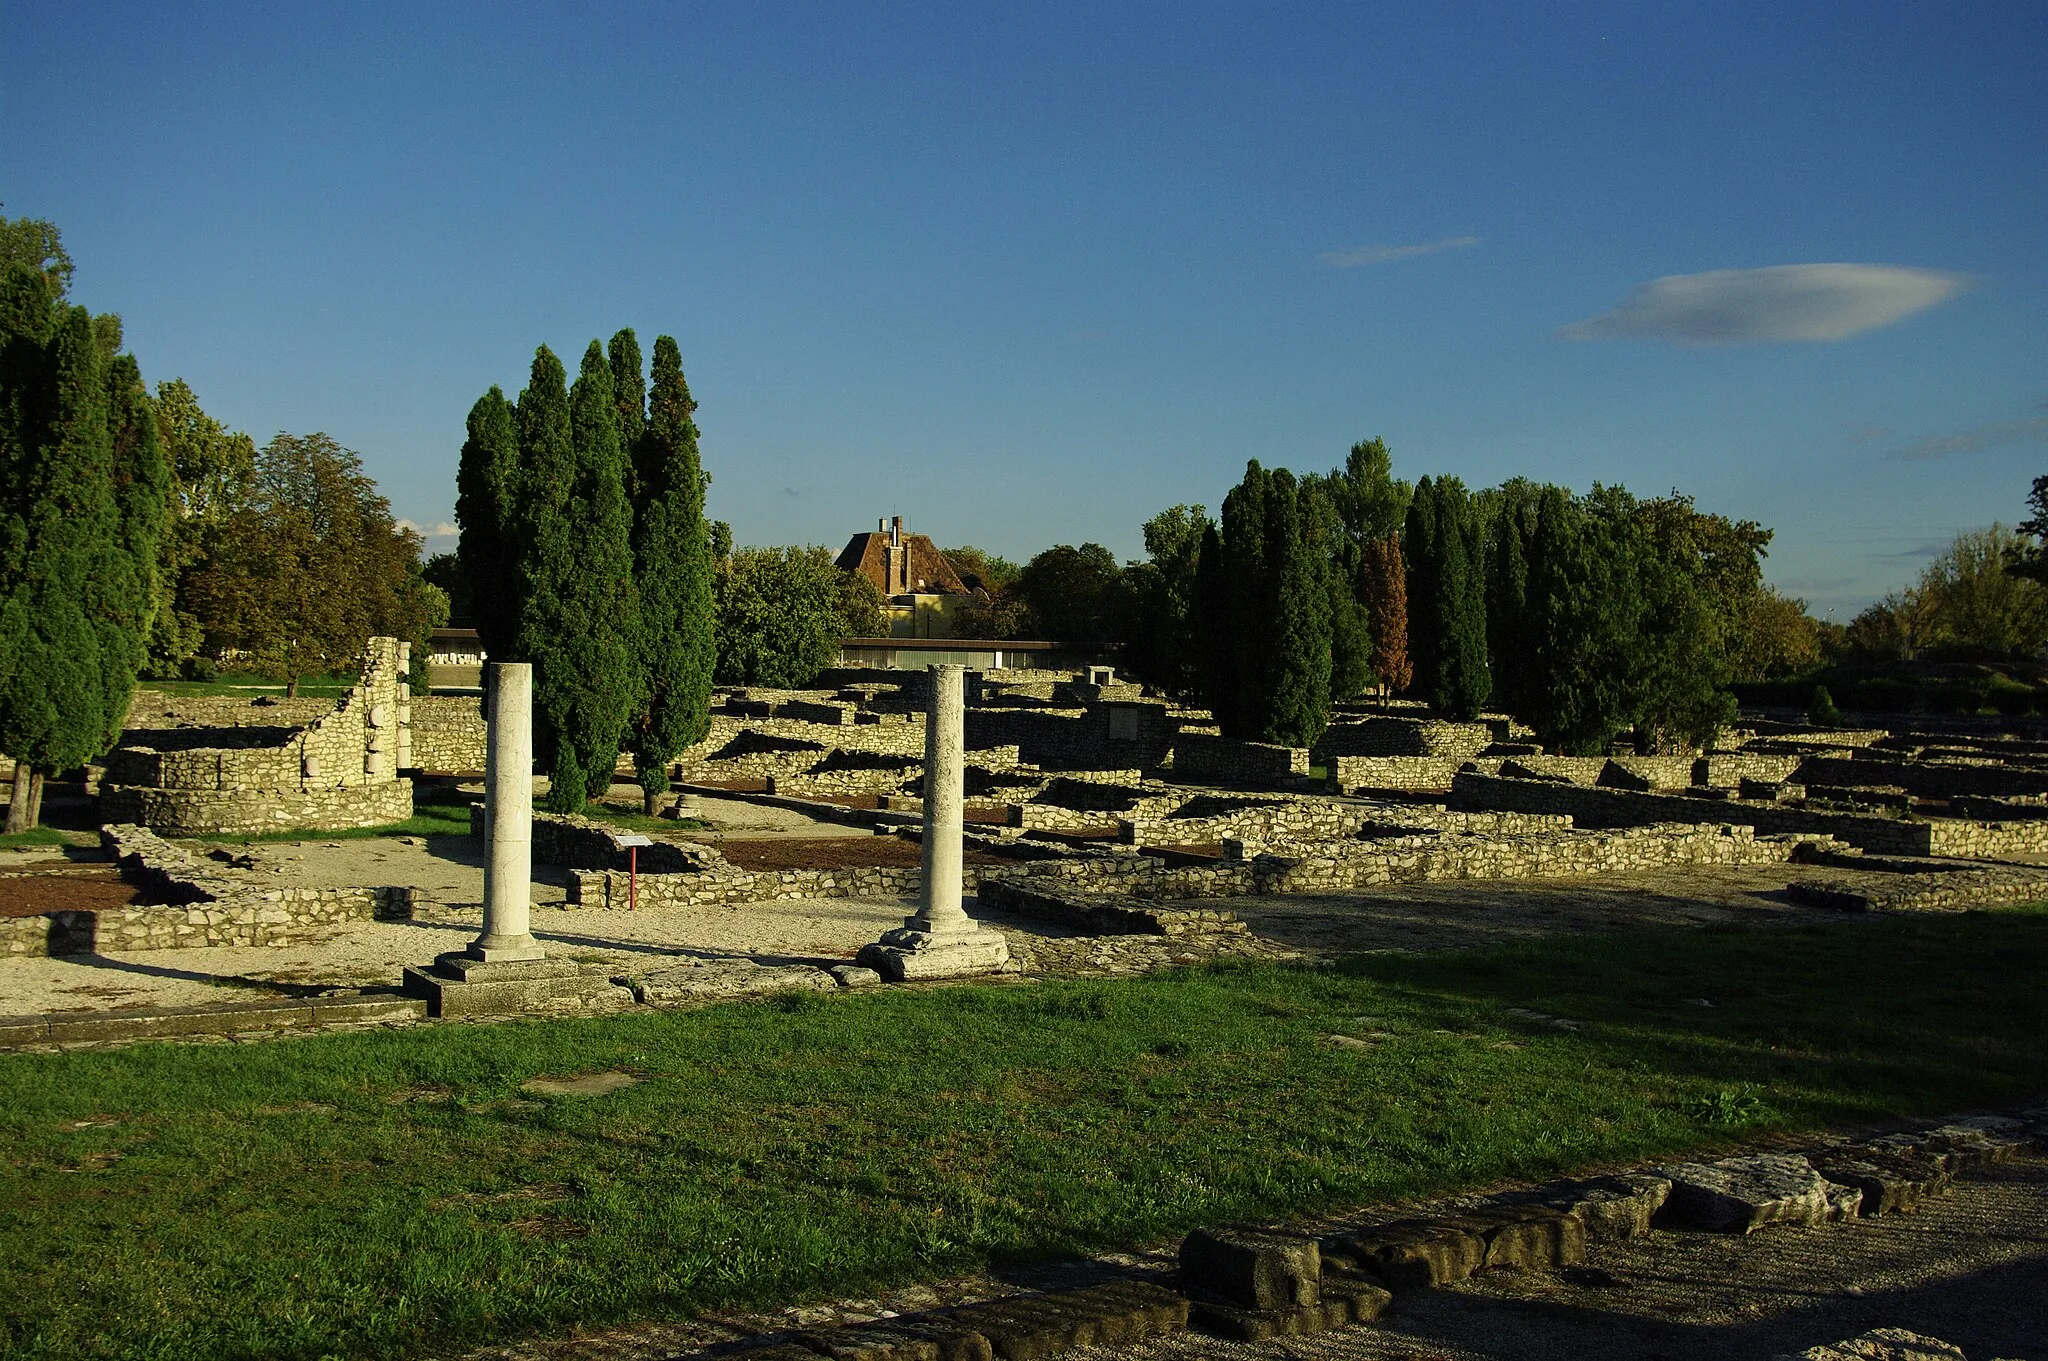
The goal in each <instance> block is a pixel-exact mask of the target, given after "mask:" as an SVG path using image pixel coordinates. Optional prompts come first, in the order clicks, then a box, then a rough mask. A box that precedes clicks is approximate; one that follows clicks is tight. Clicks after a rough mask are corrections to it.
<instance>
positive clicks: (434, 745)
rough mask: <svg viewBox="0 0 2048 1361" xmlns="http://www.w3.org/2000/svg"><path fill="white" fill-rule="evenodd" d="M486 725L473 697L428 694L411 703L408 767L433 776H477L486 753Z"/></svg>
mask: <svg viewBox="0 0 2048 1361" xmlns="http://www.w3.org/2000/svg"><path fill="white" fill-rule="evenodd" d="M490 745H491V742H490V726H489V725H488V724H486V723H485V722H484V713H483V701H482V700H480V699H478V698H477V697H476V696H475V695H430V696H426V697H424V698H415V699H414V700H413V702H412V764H413V766H414V768H416V769H419V770H423V771H427V772H430V773H432V774H435V775H463V774H477V773H480V772H482V770H483V768H484V757H485V756H486V755H488V754H489V751H490Z"/></svg>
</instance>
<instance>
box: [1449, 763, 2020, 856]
mask: <svg viewBox="0 0 2048 1361" xmlns="http://www.w3.org/2000/svg"><path fill="white" fill-rule="evenodd" d="M1451 802H1452V804H1453V806H1455V807H1460V808H1472V809H1500V810H1504V811H1510V812H1525V813H1562V814H1566V815H1568V816H1569V817H1571V819H1572V820H1573V822H1574V823H1575V824H1577V825H1578V826H1580V827H1629V826H1642V825H1645V824H1649V823H1658V822H1697V823H1741V824H1743V825H1745V826H1749V827H1754V828H1755V829H1756V830H1757V831H1758V832H1769V833H1779V832H1799V833H1815V834H1819V835H1825V836H1834V837H1838V838H1840V839H1841V840H1843V841H1845V842H1847V843H1849V844H1850V845H1852V846H1856V847H1858V848H1860V849H1862V850H1866V851H1876V852H1878V853H1880V854H1886V855H1947V856H1962V857H1980V858H1981V857H1990V856H2003V855H2026V854H2039V853H2043V852H2048V822H2005V823H1978V822H1969V821H1965V820H1963V819H1941V820H1939V821H1931V822H1922V821H1907V820H1904V819H1899V818H1885V817H1877V816H1874V815H1870V814H1863V813H1823V812H1817V811H1814V810H1811V809H1803V808H1788V807H1785V806H1783V805H1780V804H1775V803H1764V802H1761V801H1759V800H1754V799H1700V798H1693V797H1689V796H1686V795H1682V794H1642V793H1637V792H1635V791H1632V790H1625V789H1595V788H1589V787H1587V786H1584V785H1572V784H1556V783H1551V782H1549V781H1544V780H1517V779H1507V778H1500V777H1495V776H1489V775H1474V774H1470V773H1467V774H1461V775H1459V776H1458V777H1457V779H1456V780H1455V781H1454V782H1453V783H1452V786H1451Z"/></svg>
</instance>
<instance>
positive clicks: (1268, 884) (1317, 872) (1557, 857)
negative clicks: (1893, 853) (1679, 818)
mask: <svg viewBox="0 0 2048 1361" xmlns="http://www.w3.org/2000/svg"><path fill="white" fill-rule="evenodd" d="M1802 841H1803V839H1802V838H1798V837H1782V838H1779V837H1765V838H1759V837H1758V836H1757V835H1756V834H1755V832H1754V831H1753V830H1752V829H1751V828H1748V827H1744V826H1723V827H1695V826H1689V825H1687V826H1663V827H1639V828H1627V829H1623V830H1617V831H1606V832H1568V833H1562V834H1558V833H1551V834H1548V835H1539V836H1509V837H1483V836H1444V835H1441V834H1438V835H1430V836H1419V837H1405V838H1398V839H1395V840H1392V841H1380V842H1368V841H1351V842H1330V843H1322V844H1314V845H1304V846H1301V847H1299V848H1291V849H1286V850H1280V849H1269V850H1267V851H1265V852H1263V853H1261V854H1260V855H1258V856H1257V857H1256V858H1255V859H1254V861H1253V868H1254V871H1255V873H1256V876H1257V880H1258V886H1259V891H1260V892H1262V893H1317V892H1332V891H1341V890H1346V889H1359V888H1367V887H1370V886H1372V885H1375V884H1394V883H1438V882H1442V881H1444V880H1456V879H1535V878H1553V877H1570V878H1582V877H1593V876H1598V875H1603V874H1625V873H1629V872H1631V871H1640V870H1653V869H1667V868H1669V867H1671V866H1674V865H1780V864H1784V863H1786V862H1787V861H1789V860H1790V859H1791V858H1792V856H1793V853H1794V850H1795V848H1796V847H1797V846H1799V845H1800V844H1802ZM1234 849H1236V848H1234V847H1232V846H1230V845H1229V844H1228V843H1226V845H1225V853H1226V854H1228V853H1230V852H1231V851H1232V850H1234Z"/></svg>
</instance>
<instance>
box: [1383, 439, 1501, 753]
mask: <svg viewBox="0 0 2048 1361" xmlns="http://www.w3.org/2000/svg"><path fill="white" fill-rule="evenodd" d="M1401 546H1402V555H1403V557H1404V558H1405V559H1406V566H1407V572H1408V588H1409V592H1408V639H1409V649H1410V653H1411V655H1412V657H1413V660H1414V666H1415V684H1416V686H1417V688H1418V689H1420V690H1421V692H1422V694H1423V696H1424V698H1426V699H1428V700H1429V702H1430V703H1431V704H1432V705H1433V706H1434V707H1436V708H1437V709H1438V710H1440V711H1442V712H1443V713H1446V714H1449V715H1451V716H1452V717H1455V718H1462V719H1470V718H1473V717H1476V716H1477V715H1478V713H1479V710H1480V708H1481V706H1483V705H1484V704H1485V703H1486V701H1487V698H1488V696H1490V695H1491V694H1492V692H1493V677H1492V673H1491V671H1490V670H1489V669H1488V666H1487V655H1486V568H1485V562H1484V558H1483V556H1482V550H1481V539H1480V525H1479V513H1478V509H1477V507H1476V506H1475V505H1474V504H1473V502H1472V498H1471V496H1470V495H1469V494H1468V493H1467V492H1466V490H1465V485H1464V483H1462V482H1460V481H1459V480H1458V479H1457V478H1454V477H1440V478H1436V479H1434V480H1432V479H1430V478H1427V477H1425V478H1423V479H1422V480H1421V481H1420V482H1418V483H1417V484H1416V486H1415V494H1414V498H1413V500H1411V501H1410V502H1409V506H1408V517H1407V531H1406V533H1405V534H1404V535H1403V536H1402V545H1401Z"/></svg>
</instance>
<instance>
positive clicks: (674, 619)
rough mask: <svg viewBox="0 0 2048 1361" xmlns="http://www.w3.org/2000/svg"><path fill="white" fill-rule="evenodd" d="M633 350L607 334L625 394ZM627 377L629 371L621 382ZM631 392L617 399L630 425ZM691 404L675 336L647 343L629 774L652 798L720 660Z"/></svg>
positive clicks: (691, 734)
mask: <svg viewBox="0 0 2048 1361" xmlns="http://www.w3.org/2000/svg"><path fill="white" fill-rule="evenodd" d="M639 354H640V350H639V346H638V345H637V344H636V343H634V341H633V333H632V332H631V331H621V332H619V334H618V335H617V336H614V337H613V338H612V372H613V376H614V381H615V382H624V383H626V384H627V385H628V386H629V387H630V390H631V392H632V393H637V392H638V391H639V390H640V386H639ZM622 373H624V374H625V375H626V377H624V378H621V377H620V375H621V374H622ZM637 400H638V399H637V397H636V398H634V399H633V400H631V401H624V402H622V403H621V406H620V409H621V410H622V411H627V413H628V417H627V419H628V423H629V424H630V423H631V416H632V415H633V414H634V413H637V411H638V406H637ZM696 407H697V403H696V402H695V401H694V400H692V398H691V397H690V388H689V385H688V383H687V382H685V381H684V378H683V361H682V352H681V351H680V350H679V349H678V348H677V346H676V342H675V340H674V339H673V338H672V337H669V336H661V337H658V338H657V339H656V340H655V342H654V391H653V398H652V403H651V409H650V411H649V412H648V415H647V419H646V420H645V421H644V422H642V423H641V430H642V433H641V435H640V436H639V438H638V440H637V443H636V446H635V447H636V453H635V456H634V460H633V461H634V465H635V468H636V473H635V487H636V494H635V497H634V507H633V557H634V564H635V570H636V574H637V579H638V582H639V588H640V628H641V639H640V660H641V663H642V665H643V666H644V667H645V669H646V688H645V691H644V694H643V696H642V698H641V701H640V703H639V705H638V706H637V716H636V717H635V719H634V723H633V734H632V747H633V766H634V771H635V773H636V774H637V776H638V777H639V780H640V787H641V788H642V789H643V790H645V791H646V792H647V793H648V794H649V795H654V794H658V793H660V792H661V791H663V790H665V789H667V788H668V767H669V763H670V762H672V761H673V760H675V758H676V757H677V756H678V755H679V754H680V753H681V752H682V751H683V749H684V748H685V747H688V746H689V745H690V744H691V743H693V742H699V741H702V740H703V738H704V735H705V734H706V733H707V732H709V731H710V726H711V707H710V706H711V683H712V673H713V671H714V669H715V668H716V666H717V661H718V640H717V633H716V625H715V619H714V614H713V590H712V576H713V569H712V561H711V535H710V529H709V527H708V526H707V525H706V524H705V523H704V491H705V486H706V484H707V483H708V482H709V480H710V479H709V478H707V477H706V476H705V474H704V468H703V464H702V462H701V460H700V459H699V457H698V453H697V433H698V432H697V423H696V421H695V420H693V419H692V413H693V412H694V411H695V410H696Z"/></svg>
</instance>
